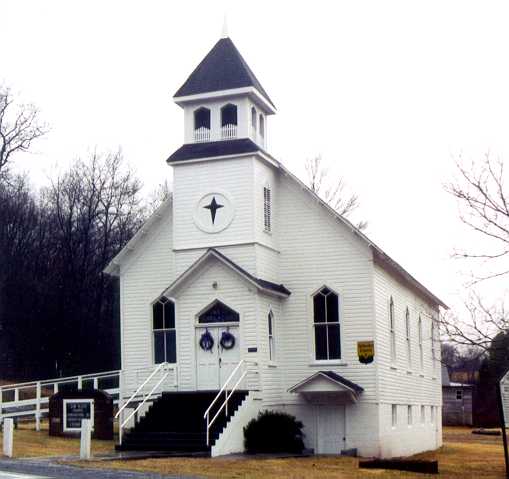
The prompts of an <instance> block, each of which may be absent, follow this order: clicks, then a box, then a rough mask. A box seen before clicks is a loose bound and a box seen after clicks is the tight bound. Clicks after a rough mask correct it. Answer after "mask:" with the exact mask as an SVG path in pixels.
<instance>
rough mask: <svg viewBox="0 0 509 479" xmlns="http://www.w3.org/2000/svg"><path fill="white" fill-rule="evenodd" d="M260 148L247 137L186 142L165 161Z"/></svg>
mask: <svg viewBox="0 0 509 479" xmlns="http://www.w3.org/2000/svg"><path fill="white" fill-rule="evenodd" d="M257 151H262V149H261V148H260V147H259V146H258V145H257V144H256V143H255V142H253V141H251V140H250V139H249V138H240V139H237V140H223V141H208V142H206V143H186V144H185V145H182V146H181V147H180V148H179V149H178V150H177V151H176V152H175V153H173V154H172V155H171V156H170V157H169V158H168V159H167V160H166V161H167V162H168V163H170V162H172V161H183V160H197V159H200V158H213V157H216V156H228V155H240V154H242V153H255V152H257Z"/></svg>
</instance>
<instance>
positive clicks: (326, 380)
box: [288, 371, 364, 397]
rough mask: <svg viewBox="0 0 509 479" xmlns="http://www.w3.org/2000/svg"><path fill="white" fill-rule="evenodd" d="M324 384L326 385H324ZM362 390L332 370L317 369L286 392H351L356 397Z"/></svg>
mask: <svg viewBox="0 0 509 479" xmlns="http://www.w3.org/2000/svg"><path fill="white" fill-rule="evenodd" d="M325 385H326V386H325ZM363 391H364V388H362V387H361V386H359V385H358V384H355V383H353V382H352V381H349V380H348V379H346V378H344V377H343V376H341V375H340V374H338V373H335V372H334V371H317V372H316V373H314V374H312V375H311V376H309V377H307V378H306V379H304V380H302V381H301V382H299V383H297V384H295V385H294V386H292V387H291V388H290V389H288V392H290V393H305V394H310V393H323V392H327V393H330V392H338V393H345V392H346V393H351V394H352V395H353V396H355V397H357V396H358V395H359V394H361V393H362V392H363Z"/></svg>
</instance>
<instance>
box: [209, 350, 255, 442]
mask: <svg viewBox="0 0 509 479" xmlns="http://www.w3.org/2000/svg"><path fill="white" fill-rule="evenodd" d="M246 362H247V361H245V360H244V359H242V360H240V361H239V363H238V364H237V366H235V368H234V369H233V371H232V372H231V373H230V375H229V376H228V379H227V380H226V381H225V382H224V384H223V386H222V387H221V389H220V390H219V392H218V393H217V395H216V397H215V398H214V400H213V401H212V402H211V403H210V406H209V407H208V408H207V410H206V411H205V414H204V415H203V418H204V419H206V421H207V446H209V445H210V428H211V426H212V424H214V421H215V420H216V419H217V417H218V416H219V414H220V413H221V411H222V410H223V409H224V408H226V414H227V415H228V400H229V399H230V397H231V396H232V394H233V393H234V392H235V391H236V390H237V387H238V386H239V384H240V383H241V382H242V381H243V380H244V378H245V377H246V375H247V373H248V371H244V372H243V373H242V375H241V376H240V378H239V379H238V380H237V382H236V383H235V384H234V385H233V387H232V388H230V393H228V384H229V383H230V382H231V381H232V379H233V377H234V376H235V374H236V373H237V371H238V370H239V368H240V367H241V366H242V365H243V364H244V363H246ZM255 364H256V363H255ZM223 392H224V393H225V400H224V402H223V403H222V404H221V407H220V408H219V409H218V411H217V412H216V414H215V415H214V417H213V418H212V421H210V411H211V409H212V407H213V406H214V404H215V403H216V402H217V400H218V399H219V398H220V397H221V395H222V394H223Z"/></svg>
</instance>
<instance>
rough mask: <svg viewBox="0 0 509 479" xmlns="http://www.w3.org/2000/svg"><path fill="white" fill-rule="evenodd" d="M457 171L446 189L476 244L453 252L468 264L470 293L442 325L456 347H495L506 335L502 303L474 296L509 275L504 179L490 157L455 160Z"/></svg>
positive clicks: (508, 323) (508, 325)
mask: <svg viewBox="0 0 509 479" xmlns="http://www.w3.org/2000/svg"><path fill="white" fill-rule="evenodd" d="M457 171H458V174H457V178H456V180H455V181H454V182H452V183H450V184H448V185H446V187H445V188H446V191H448V192H449V193H450V194H451V195H452V196H453V197H454V198H456V201H457V204H458V210H459V218H460V220H461V221H462V222H463V224H464V225H465V226H466V227H467V230H468V231H469V232H470V233H471V234H472V235H473V237H474V239H475V241H471V242H470V245H471V246H469V247H468V248H466V249H463V250H460V251H456V252H455V253H454V256H455V257H456V258H463V259H466V260H468V262H469V266H470V267H471V268H470V270H471V279H470V280H469V282H468V284H467V287H469V288H470V289H469V295H468V297H467V299H466V300H465V302H464V303H465V305H464V306H465V307H464V310H463V311H460V312H449V313H448V314H447V315H445V316H444V317H443V319H442V326H443V330H444V332H445V333H446V335H447V336H448V337H449V339H451V340H452V341H454V342H455V343H457V344H461V345H470V346H476V347H479V348H481V349H483V350H488V349H489V348H490V347H491V348H493V347H494V346H493V340H494V338H495V337H496V336H497V335H499V334H501V333H503V334H505V333H507V332H508V331H509V315H508V314H507V311H506V310H507V299H504V297H501V298H499V299H498V300H491V299H487V298H486V297H483V296H482V295H481V293H480V292H479V288H480V287H481V286H482V285H484V284H486V283H487V282H489V281H490V280H496V279H501V278H505V277H507V275H508V273H509V191H508V190H507V176H506V173H505V170H504V163H503V161H502V160H500V159H493V158H492V157H491V156H490V155H489V154H487V155H485V157H484V158H483V159H482V161H480V162H472V163H471V164H470V165H468V166H466V165H464V164H462V163H461V161H460V162H458V163H457ZM481 283H482V285H481ZM490 296H493V295H492V294H491V295H490Z"/></svg>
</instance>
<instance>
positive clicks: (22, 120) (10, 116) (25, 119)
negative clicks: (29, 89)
mask: <svg viewBox="0 0 509 479" xmlns="http://www.w3.org/2000/svg"><path fill="white" fill-rule="evenodd" d="M47 131H48V130H47V127H46V126H45V125H44V124H42V123H41V122H40V121H39V112H38V110H37V108H35V106H33V105H26V104H19V103H16V102H15V101H14V99H13V97H12V94H11V91H10V90H9V88H6V87H0V178H2V177H5V174H6V173H7V170H8V166H9V162H10V161H11V159H12V156H13V155H14V154H16V153H19V152H26V151H29V149H30V146H31V144H32V142H33V141H34V140H36V139H37V138H40V137H41V136H43V135H44V134H45V133H46V132H47Z"/></svg>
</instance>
